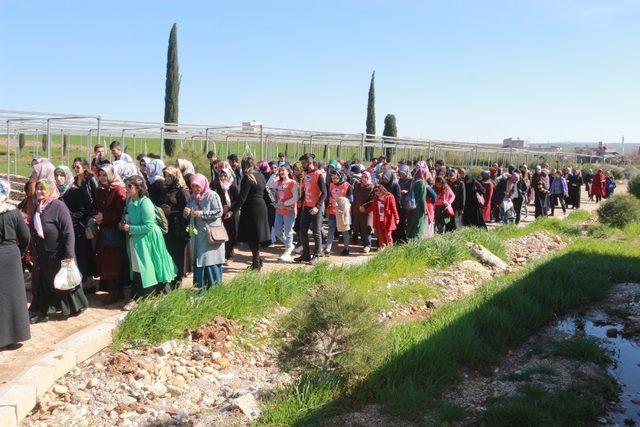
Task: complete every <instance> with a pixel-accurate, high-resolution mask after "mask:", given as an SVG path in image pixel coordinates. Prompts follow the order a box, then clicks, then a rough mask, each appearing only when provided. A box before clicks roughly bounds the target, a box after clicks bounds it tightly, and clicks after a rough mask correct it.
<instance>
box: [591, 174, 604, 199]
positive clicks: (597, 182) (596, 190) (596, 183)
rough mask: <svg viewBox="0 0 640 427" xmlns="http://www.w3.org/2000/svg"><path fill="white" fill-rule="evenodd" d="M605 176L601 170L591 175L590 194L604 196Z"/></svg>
mask: <svg viewBox="0 0 640 427" xmlns="http://www.w3.org/2000/svg"><path fill="white" fill-rule="evenodd" d="M606 181H607V178H606V177H605V176H604V174H603V173H602V172H598V173H596V174H595V175H594V176H593V184H592V185H591V194H593V195H594V196H600V197H604V195H605V188H606Z"/></svg>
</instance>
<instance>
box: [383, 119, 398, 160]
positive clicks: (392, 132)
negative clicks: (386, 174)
mask: <svg viewBox="0 0 640 427" xmlns="http://www.w3.org/2000/svg"><path fill="white" fill-rule="evenodd" d="M382 136H392V137H394V138H397V137H398V128H397V127H396V116H394V115H393V114H387V115H386V116H385V118H384V130H383V131H382ZM395 143H396V142H395V141H391V140H385V142H384V145H385V153H384V155H385V156H386V157H387V159H388V160H391V158H392V157H393V155H394V154H395V152H396V149H395V147H391V146H390V145H395Z"/></svg>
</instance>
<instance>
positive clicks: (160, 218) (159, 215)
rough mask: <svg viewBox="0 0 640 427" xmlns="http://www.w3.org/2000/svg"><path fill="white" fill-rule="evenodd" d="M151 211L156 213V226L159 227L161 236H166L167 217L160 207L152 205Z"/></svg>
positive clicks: (167, 230) (167, 229) (167, 227)
mask: <svg viewBox="0 0 640 427" xmlns="http://www.w3.org/2000/svg"><path fill="white" fill-rule="evenodd" d="M153 209H154V210H155V211H156V224H158V227H160V231H162V234H167V233H168V232H169V221H167V216H166V215H165V214H164V211H163V210H162V208H161V207H159V206H156V205H153Z"/></svg>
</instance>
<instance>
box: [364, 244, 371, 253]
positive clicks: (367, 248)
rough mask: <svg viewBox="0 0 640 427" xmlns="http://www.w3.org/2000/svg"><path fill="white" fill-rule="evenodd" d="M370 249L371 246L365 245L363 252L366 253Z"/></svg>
mask: <svg viewBox="0 0 640 427" xmlns="http://www.w3.org/2000/svg"><path fill="white" fill-rule="evenodd" d="M369 251H371V246H365V247H364V248H362V252H364V253H365V254H368V253H369Z"/></svg>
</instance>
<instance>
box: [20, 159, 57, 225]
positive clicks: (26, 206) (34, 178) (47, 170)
mask: <svg viewBox="0 0 640 427" xmlns="http://www.w3.org/2000/svg"><path fill="white" fill-rule="evenodd" d="M33 161H34V162H36V163H33V162H32V165H33V166H32V169H33V171H32V173H31V177H30V178H29V180H28V181H27V183H26V184H25V185H24V193H25V198H24V200H23V201H22V203H20V205H18V207H19V208H20V210H21V211H22V212H24V213H25V214H26V216H27V218H31V217H32V216H33V212H34V211H35V206H36V203H35V195H36V182H38V181H39V180H41V179H48V180H49V181H52V182H55V180H56V177H55V175H54V171H55V170H56V168H55V166H53V164H52V163H51V162H50V161H49V159H46V158H40V159H34V160H33Z"/></svg>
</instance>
